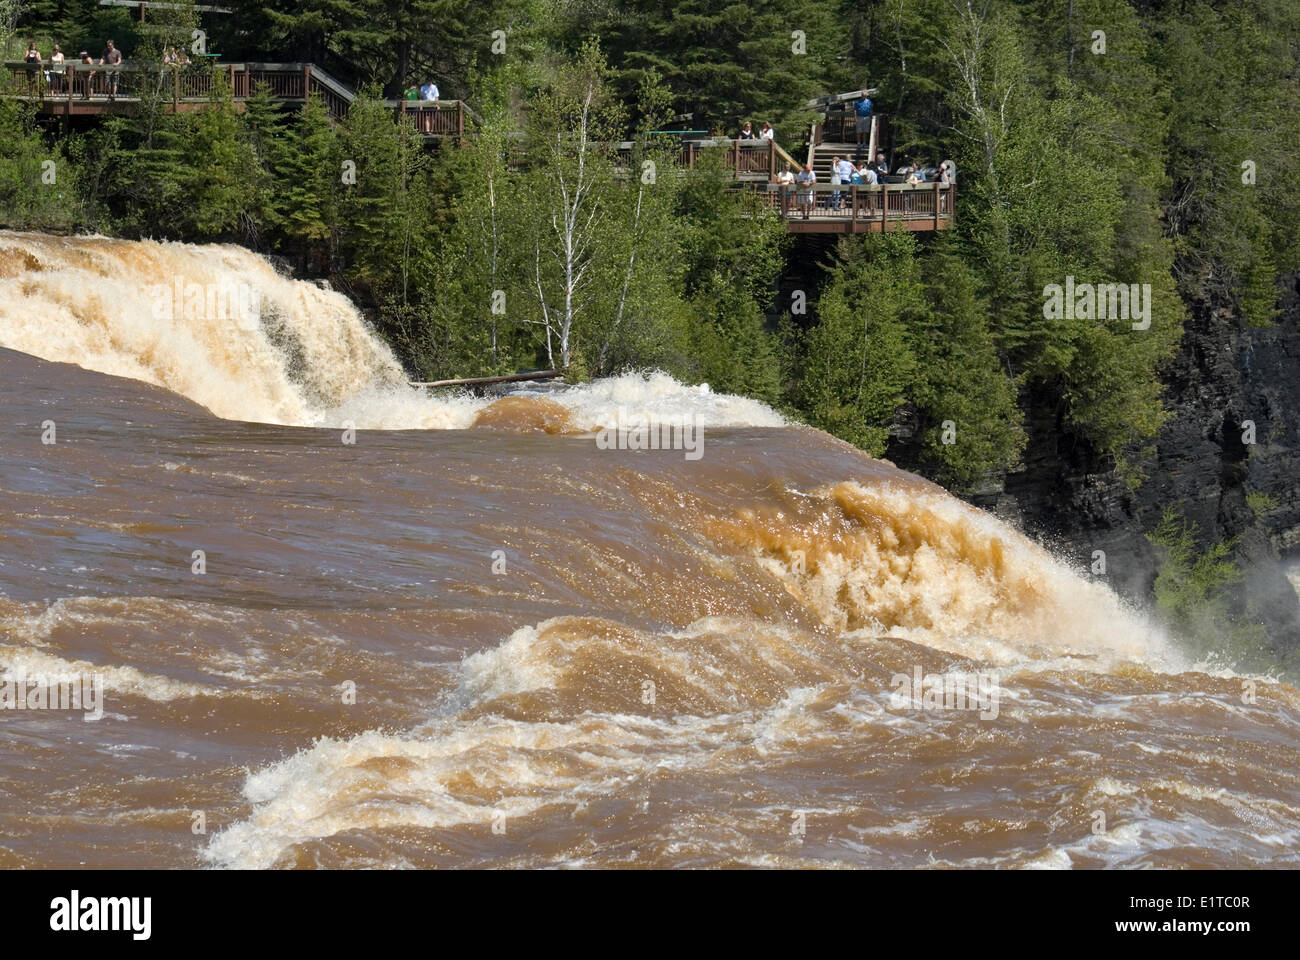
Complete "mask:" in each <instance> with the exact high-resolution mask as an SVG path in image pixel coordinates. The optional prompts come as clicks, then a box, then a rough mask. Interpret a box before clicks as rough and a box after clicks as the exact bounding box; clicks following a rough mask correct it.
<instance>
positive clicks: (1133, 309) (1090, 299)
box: [1043, 276, 1151, 330]
mask: <svg viewBox="0 0 1300 960" xmlns="http://www.w3.org/2000/svg"><path fill="white" fill-rule="evenodd" d="M1043 318H1044V319H1046V320H1061V319H1065V320H1133V321H1135V322H1134V323H1133V329H1134V330H1146V329H1147V328H1148V327H1150V326H1151V284H1149V283H1098V284H1095V285H1094V284H1091V283H1080V284H1075V282H1074V277H1073V276H1067V277H1066V278H1065V286H1064V287H1062V286H1061V285H1060V284H1059V283H1049V284H1048V285H1047V286H1045V287H1043Z"/></svg>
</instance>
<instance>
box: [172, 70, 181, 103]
mask: <svg viewBox="0 0 1300 960" xmlns="http://www.w3.org/2000/svg"><path fill="white" fill-rule="evenodd" d="M180 112H181V71H180V68H179V67H177V66H173V67H172V113H180Z"/></svg>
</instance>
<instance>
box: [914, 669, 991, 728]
mask: <svg viewBox="0 0 1300 960" xmlns="http://www.w3.org/2000/svg"><path fill="white" fill-rule="evenodd" d="M889 685H890V686H891V687H893V688H894V692H893V693H892V694H890V696H889V705H890V706H891V707H892V708H894V709H896V710H906V709H909V708H910V709H912V710H925V711H928V710H969V711H972V712H974V711H979V715H980V719H981V720H996V719H997V717H998V703H999V700H1000V699H1001V693H1000V691H999V688H998V681H997V677H995V676H994V675H993V674H991V673H980V672H975V673H959V672H953V673H926V672H925V671H923V670H922V669H921V667H920V666H919V665H917V666H915V667H913V668H912V672H911V674H906V673H896V674H894V675H893V676H892V677H890V679H889Z"/></svg>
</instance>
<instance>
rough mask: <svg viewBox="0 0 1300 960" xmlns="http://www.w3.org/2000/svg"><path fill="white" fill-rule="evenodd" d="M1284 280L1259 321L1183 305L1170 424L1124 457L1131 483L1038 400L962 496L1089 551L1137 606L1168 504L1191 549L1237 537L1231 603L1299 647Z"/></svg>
mask: <svg viewBox="0 0 1300 960" xmlns="http://www.w3.org/2000/svg"><path fill="white" fill-rule="evenodd" d="M1284 287H1285V289H1284V292H1283V295H1282V300H1281V307H1282V313H1281V315H1280V316H1279V317H1278V319H1277V321H1276V322H1275V323H1274V324H1273V325H1272V326H1269V327H1264V328H1251V327H1245V326H1243V325H1242V324H1241V322H1240V321H1239V320H1238V319H1237V317H1236V316H1235V315H1234V313H1233V312H1232V311H1231V310H1230V309H1227V308H1224V307H1221V306H1215V305H1212V304H1197V305H1195V306H1194V308H1193V309H1192V311H1191V315H1190V316H1189V318H1188V323H1187V327H1186V332H1185V334H1184V337H1183V342H1182V344H1181V346H1180V349H1179V353H1178V355H1177V357H1176V358H1175V359H1174V360H1173V361H1172V363H1171V364H1170V366H1169V367H1168V369H1167V370H1166V371H1165V373H1164V379H1165V383H1166V395H1165V396H1166V405H1167V407H1168V409H1169V411H1170V418H1169V420H1168V422H1167V423H1166V424H1165V426H1164V428H1163V430H1162V431H1161V433H1160V435H1159V437H1158V438H1157V440H1156V445H1155V455H1154V457H1149V458H1147V459H1141V460H1138V461H1137V462H1138V464H1139V466H1140V468H1141V470H1142V472H1143V474H1144V475H1145V477H1146V480H1145V481H1144V482H1143V483H1142V485H1141V486H1140V487H1139V488H1138V489H1137V490H1136V491H1133V490H1130V489H1129V487H1128V485H1127V484H1126V483H1125V482H1124V481H1123V480H1122V479H1121V478H1120V477H1119V476H1117V475H1116V473H1115V472H1114V470H1113V469H1111V465H1110V464H1108V463H1103V462H1100V460H1099V458H1097V457H1096V456H1095V455H1094V454H1093V452H1092V451H1091V450H1089V449H1087V448H1086V446H1085V445H1082V444H1080V443H1078V441H1076V440H1075V439H1073V438H1072V437H1070V435H1069V434H1068V433H1067V432H1066V431H1065V430H1064V429H1063V428H1062V424H1061V423H1060V416H1059V412H1058V411H1057V410H1055V409H1053V408H1052V407H1050V406H1048V403H1047V402H1046V401H1045V402H1043V403H1033V404H1032V408H1031V409H1032V410H1033V411H1034V412H1033V415H1032V416H1031V418H1030V421H1029V423H1027V425H1026V426H1027V429H1028V430H1029V433H1030V442H1029V446H1028V448H1027V449H1026V451H1025V456H1024V464H1025V465H1024V469H1023V470H1022V471H1020V472H1018V473H1015V474H1013V475H1010V476H1008V477H1006V478H1005V483H1004V486H1003V489H1002V490H1001V491H1000V492H998V493H994V494H990V495H987V496H981V497H973V498H972V499H973V500H974V501H975V502H976V503H978V504H979V505H980V506H983V507H986V508H988V509H990V510H993V511H994V512H996V513H998V514H1000V515H1002V516H1004V517H1006V518H1008V519H1010V520H1012V521H1013V522H1015V523H1017V524H1019V525H1020V526H1021V527H1022V528H1023V529H1024V530H1026V532H1028V533H1030V534H1032V535H1034V536H1036V537H1037V538H1039V539H1040V540H1043V541H1045V542H1047V543H1048V544H1049V545H1050V546H1053V547H1054V548H1055V549H1056V550H1057V552H1058V553H1059V554H1060V555H1061V556H1063V557H1066V558H1071V559H1073V560H1074V561H1075V562H1076V564H1077V565H1078V566H1079V567H1080V569H1082V570H1085V571H1086V570H1089V568H1090V567H1091V565H1092V558H1093V551H1096V550H1102V551H1105V555H1106V556H1105V559H1106V578H1107V579H1108V581H1109V582H1110V584H1111V586H1112V587H1114V588H1115V589H1116V590H1117V591H1118V592H1119V593H1120V594H1122V595H1125V596H1128V597H1130V598H1133V599H1135V600H1137V601H1139V602H1148V601H1149V600H1150V598H1151V587H1152V583H1153V582H1154V579H1155V574H1156V568H1157V561H1156V557H1155V553H1154V551H1153V550H1152V548H1151V545H1150V544H1149V543H1148V541H1147V539H1146V537H1145V534H1146V533H1147V532H1148V531H1150V530H1151V529H1152V528H1153V527H1154V526H1155V525H1156V524H1157V523H1158V522H1159V520H1160V517H1161V515H1162V514H1163V512H1164V510H1165V509H1166V508H1167V507H1173V508H1175V509H1176V510H1178V511H1179V512H1180V513H1182V514H1183V515H1184V516H1185V517H1186V518H1187V519H1188V520H1190V521H1191V522H1192V523H1193V524H1194V525H1195V526H1196V528H1197V530H1198V532H1199V537H1198V542H1199V543H1201V544H1202V545H1206V546H1208V545H1209V544H1212V543H1214V542H1217V541H1220V540H1228V539H1232V538H1239V539H1238V545H1237V548H1236V550H1235V553H1234V559H1235V561H1236V562H1237V564H1238V566H1239V567H1240V569H1241V570H1242V571H1243V573H1244V574H1245V580H1244V582H1243V583H1242V584H1241V585H1240V586H1239V588H1237V589H1236V591H1235V593H1234V595H1233V597H1232V606H1233V607H1234V609H1235V610H1236V611H1238V612H1240V611H1242V610H1249V611H1251V613H1250V618H1251V619H1253V620H1254V621H1256V622H1260V623H1263V625H1264V627H1265V631H1266V633H1267V636H1268V643H1269V645H1270V646H1272V647H1275V648H1277V649H1279V650H1291V651H1294V650H1297V649H1300V601H1298V600H1297V597H1296V592H1295V589H1294V588H1293V587H1292V585H1291V583H1290V582H1289V581H1288V580H1287V578H1286V576H1285V573H1284V569H1285V566H1286V565H1287V563H1289V562H1294V561H1295V559H1297V558H1300V275H1297V276H1294V277H1290V278H1288V279H1287V281H1286V282H1285V285H1284ZM1248 421H1249V422H1253V424H1254V442H1253V443H1250V442H1248V441H1249V440H1250V439H1251V438H1250V436H1249V434H1248V429H1249V423H1248ZM1248 494H1254V495H1255V496H1254V497H1252V499H1253V500H1255V505H1254V506H1252V504H1251V503H1249V502H1248V501H1247V495H1248ZM1260 494H1263V495H1266V496H1267V497H1268V500H1267V501H1264V500H1263V499H1262V498H1261V497H1260V496H1259V495H1260ZM1257 509H1258V510H1259V515H1258V516H1257Z"/></svg>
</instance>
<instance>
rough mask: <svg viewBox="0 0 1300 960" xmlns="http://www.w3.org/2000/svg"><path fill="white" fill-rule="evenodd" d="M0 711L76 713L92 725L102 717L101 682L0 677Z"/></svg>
mask: <svg viewBox="0 0 1300 960" xmlns="http://www.w3.org/2000/svg"><path fill="white" fill-rule="evenodd" d="M0 710H80V711H82V712H83V713H84V714H85V716H83V717H82V719H83V720H85V721H86V722H87V723H93V722H94V721H96V720H99V719H100V718H101V717H103V716H104V678H103V677H102V676H101V675H99V674H93V675H91V676H85V675H81V674H77V675H73V676H58V677H29V676H27V674H26V673H23V672H19V673H17V674H0Z"/></svg>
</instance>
